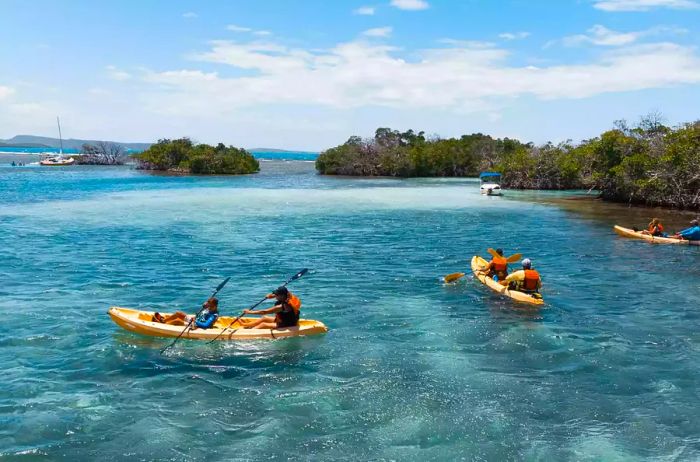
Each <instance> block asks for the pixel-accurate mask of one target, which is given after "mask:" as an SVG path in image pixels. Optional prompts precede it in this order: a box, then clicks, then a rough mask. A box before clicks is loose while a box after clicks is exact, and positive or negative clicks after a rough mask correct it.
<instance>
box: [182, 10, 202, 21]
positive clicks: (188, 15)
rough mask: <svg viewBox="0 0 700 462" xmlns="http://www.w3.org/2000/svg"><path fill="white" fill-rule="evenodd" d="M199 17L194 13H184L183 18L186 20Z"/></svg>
mask: <svg viewBox="0 0 700 462" xmlns="http://www.w3.org/2000/svg"><path fill="white" fill-rule="evenodd" d="M198 16H199V15H198V14H197V13H195V12H194V11H188V12H187V13H182V17H183V18H185V19H194V18H196V17H198Z"/></svg>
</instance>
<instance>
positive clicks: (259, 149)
mask: <svg viewBox="0 0 700 462" xmlns="http://www.w3.org/2000/svg"><path fill="white" fill-rule="evenodd" d="M247 151H250V152H279V153H284V152H293V153H304V154H317V153H316V152H312V151H290V150H289V149H273V148H251V149H247Z"/></svg>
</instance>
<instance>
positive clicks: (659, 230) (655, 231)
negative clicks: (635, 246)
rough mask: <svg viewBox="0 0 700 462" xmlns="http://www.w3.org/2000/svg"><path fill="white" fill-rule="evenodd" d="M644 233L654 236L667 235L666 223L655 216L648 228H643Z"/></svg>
mask: <svg viewBox="0 0 700 462" xmlns="http://www.w3.org/2000/svg"><path fill="white" fill-rule="evenodd" d="M642 234H647V235H650V236H654V237H665V235H666V233H664V225H662V224H661V220H659V219H658V218H653V219H652V220H651V222H650V223H649V226H648V228H647V229H644V230H642Z"/></svg>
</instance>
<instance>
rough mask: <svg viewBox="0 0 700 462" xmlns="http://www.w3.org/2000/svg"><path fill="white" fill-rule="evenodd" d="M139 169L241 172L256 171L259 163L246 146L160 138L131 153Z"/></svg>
mask: <svg viewBox="0 0 700 462" xmlns="http://www.w3.org/2000/svg"><path fill="white" fill-rule="evenodd" d="M132 157H133V158H134V159H135V160H136V161H137V162H138V166H137V168H139V169H141V170H157V171H167V172H174V173H191V174H197V175H241V174H247V173H257V172H258V171H260V164H259V163H258V161H257V160H256V159H255V157H253V155H252V154H251V153H249V152H248V151H246V150H245V149H240V148H236V147H233V146H226V145H224V144H223V143H219V144H217V145H216V146H211V145H208V144H195V143H193V142H192V140H190V139H189V138H180V139H176V140H168V139H162V140H158V142H157V143H155V144H153V145H151V147H149V148H148V149H146V150H145V151H143V152H142V153H139V154H135V155H133V156H132Z"/></svg>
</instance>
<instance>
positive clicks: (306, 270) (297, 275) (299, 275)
mask: <svg viewBox="0 0 700 462" xmlns="http://www.w3.org/2000/svg"><path fill="white" fill-rule="evenodd" d="M308 272H309V268H304V269H303V270H301V271H299V272H298V273H297V274H295V275H294V276H292V279H290V280H289V282H292V281H296V280H297V279H299V278H300V277H302V276H303V275H305V274H306V273H308Z"/></svg>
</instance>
